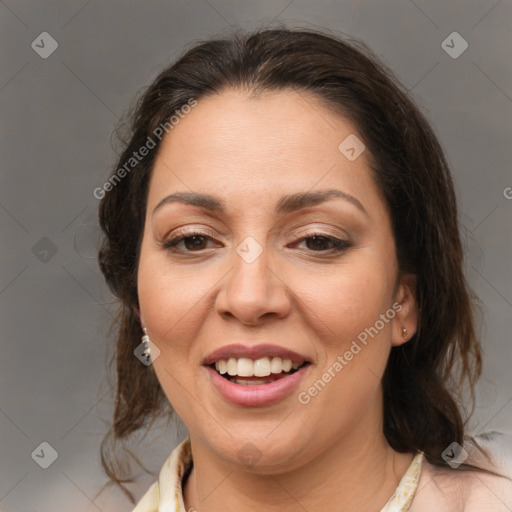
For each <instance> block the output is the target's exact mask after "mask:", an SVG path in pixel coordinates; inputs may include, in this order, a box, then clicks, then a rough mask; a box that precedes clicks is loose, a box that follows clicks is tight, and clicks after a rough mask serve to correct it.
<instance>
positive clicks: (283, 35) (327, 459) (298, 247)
mask: <svg viewBox="0 0 512 512" xmlns="http://www.w3.org/2000/svg"><path fill="white" fill-rule="evenodd" d="M100 195H101V196H102V201H101V205H100V222H101V226H102V228H103V230H104V233H105V240H104V244H103V247H102V248H101V251H100V264H101V268H102V271H103V273H104V275H105V277H106V280H107V282H108V284H109V286H110V287H111V289H112V291H113V293H114V294H115V295H116V296H117V297H118V298H119V299H120V302H121V307H122V309H121V315H120V325H119V331H118V337H117V372H118V373H117V379H118V380H117V396H116V407H115V412H114V422H113V426H112V429H111V432H110V434H111V437H113V439H114V440H123V439H125V438H127V436H128V435H129V434H131V433H133V432H135V431H137V430H138V429H140V428H141V427H142V426H143V425H145V424H146V423H147V420H150V419H152V418H155V417H156V416H157V415H158V414H159V413H162V412H164V410H165V409H166V406H167V404H168V403H169V404H171V405H172V409H173V410H174V411H176V413H177V414H178V415H179V416H180V418H181V419H182V420H183V422H184V423H185V425H186V427H187V429H188V434H189V437H188V438H187V439H186V440H185V441H184V442H183V443H182V444H181V445H180V446H178V447H177V448H176V449H175V450H174V451H173V452H172V453H171V455H170V457H169V458H168V460H167V461H166V463H165V464H164V466H163V467H162V469H161V472H160V477H159V480H158V481H157V482H155V483H154V484H153V485H152V486H151V487H150V489H148V491H147V492H146V494H145V495H144V496H143V497H142V499H141V500H140V501H139V503H138V504H137V506H136V507H135V509H134V512H152V511H157V510H158V511H164V510H165V511H184V510H198V511H200V512H202V511H205V512H206V511H217V510H223V511H226V510H237V511H240V510H251V511H252V510H265V511H272V510H280V511H282V510H309V511H313V510H336V511H346V512H347V511H361V510H365V511H379V510H382V511H398V510H400V511H405V510H432V509H435V510H439V511H444V510H446V511H450V512H453V511H459V510H460V511H462V510H464V511H467V510H484V509H485V510H493V511H494V510H496V511H497V510H507V508H503V507H512V499H511V483H510V479H509V478H510V476H511V475H510V467H509V468H508V469H507V468H506V467H505V465H504V462H503V461H500V460H498V458H497V457H495V456H493V453H492V452H493V447H494V446H495V443H492V442H491V440H490V438H489V437H487V438H483V437H482V436H480V437H479V438H478V439H476V438H475V439H471V438H469V437H468V436H467V434H466V432H465V419H466V417H465V416H466V413H465V412H464V411H463V410H462V409H461V406H460V403H461V401H460V400H461V396H462V394H463V392H465V391H467V390H469V391H470V394H472V392H473V387H474V383H475V380H476V379H477V377H478V375H479V373H480V366H481V353H480V345H479V343H478V341H477V339H476V336H475V328H474V320H473V312H472V302H471V297H470V293H469V291H468V287H467V284H466V282H465V279H464V275H463V270H462V252H461V243H460V238H459V231H458V221H457V211H456V200H455V196H454V191H453V184H452V180H451V177H450V173H449V170H448V167H447V164H446V161H445V158H444V156H443V152H442V150H441V147H440V145H439V143H438V141H437V140H436V137H435V136H434V134H433V131H432V129H431V128H430V126H429V124H428V122H427V121H426V119H425V118H424V117H423V116H422V114H421V113H420V112H419V111H418V109H417V107H416V106H415V105H414V104H413V102H412V101H411V100H410V98H409V97H408V96H407V93H406V92H405V91H404V90H403V88H402V87H401V86H400V85H399V84H398V82H397V81H396V80H395V79H394V78H393V76H392V74H391V73H390V72H389V71H387V70H386V69H385V68H384V67H383V66H382V64H380V63H379V62H378V60H377V59H376V58H375V57H374V56H372V54H371V53H370V52H369V51H368V50H367V49H366V48H365V47H364V45H362V44H361V43H358V42H354V41H352V42H349V41H344V40H339V39H337V38H334V37H331V36H329V35H327V34H322V33H319V32H315V31H311V30H307V31H306V30H289V29H276V30H262V31H257V32H255V33H253V34H235V35H233V36H232V37H230V38H227V39H219V40H210V41H206V42H204V43H200V44H198V45H196V46H195V47H194V48H192V49H190V50H189V51H188V52H187V53H185V54H184V56H182V57H181V58H180V59H179V60H178V61H177V62H176V63H175V64H174V65H172V66H171V67H169V68H168V69H166V70H165V71H163V72H162V73H161V74H160V75H159V76H158V77H157V78H156V80H155V81H154V83H153V84H152V85H151V86H150V87H149V89H148V90H147V91H146V92H145V93H144V95H143V96H142V98H141V99H140V101H139V103H138V107H137V110H136V112H135V114H134V116H133V123H132V132H131V138H130V140H129V141H128V143H127V145H126V149H125V151H124V153H123V154H122V155H121V157H120V159H119V162H118V165H117V166H116V170H115V172H114V173H113V175H112V176H111V178H110V179H109V181H108V182H107V183H106V184H105V186H104V187H103V190H102V191H101V193H100ZM141 340H142V341H141ZM134 354H135V355H134ZM135 356H137V357H135ZM463 383H465V384H466V387H463V386H462V384H463ZM498 437H500V436H498ZM501 437H502V436H501ZM501 437H500V438H501ZM109 439H110V438H109V437H108V438H107V439H106V440H105V443H104V445H103V451H104V454H103V462H104V465H105V468H106V469H107V471H108V473H109V475H110V476H111V477H112V478H113V479H114V480H115V481H117V482H118V483H121V480H120V479H119V478H118V477H117V476H116V474H115V472H114V471H113V470H112V468H111V465H110V461H109V459H108V456H107V441H108V440H109ZM485 441H487V444H486V447H487V450H484V449H480V448H479V444H482V443H485ZM507 472H508V473H507ZM507 477H508V478H507ZM124 481H126V480H124ZM433 505H435V507H434V508H432V507H433ZM500 507H501V508H500Z"/></svg>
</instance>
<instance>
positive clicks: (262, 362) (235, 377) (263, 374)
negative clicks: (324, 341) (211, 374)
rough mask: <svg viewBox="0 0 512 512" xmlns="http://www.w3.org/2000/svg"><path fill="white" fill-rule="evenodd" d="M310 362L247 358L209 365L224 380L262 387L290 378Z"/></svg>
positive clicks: (225, 360) (222, 360) (274, 358)
mask: <svg viewBox="0 0 512 512" xmlns="http://www.w3.org/2000/svg"><path fill="white" fill-rule="evenodd" d="M310 364H311V363H310V362H309V361H302V362H300V361H296V362H293V361H292V360H291V359H283V358H281V357H262V358H259V359H255V360H253V359H250V358H247V357H241V358H234V357H231V358H229V359H219V360H218V361H215V362H214V363H211V364H210V365H208V366H209V367H210V368H211V369H212V370H215V371H216V372H217V373H218V374H219V375H220V376H221V377H223V378H224V379H226V380H228V381H230V382H233V383H235V384H239V385H242V386H261V385H264V384H271V383H273V382H276V381H278V380H280V379H283V378H286V377H289V376H290V375H293V374H294V373H295V372H297V371H299V370H301V369H302V368H304V367H306V366H308V365H310Z"/></svg>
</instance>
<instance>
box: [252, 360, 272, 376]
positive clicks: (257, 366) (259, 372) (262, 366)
mask: <svg viewBox="0 0 512 512" xmlns="http://www.w3.org/2000/svg"><path fill="white" fill-rule="evenodd" d="M270 373H271V372H270V359H269V358H268V357H263V358H261V359H256V361H254V376H255V377H266V376H267V375H270Z"/></svg>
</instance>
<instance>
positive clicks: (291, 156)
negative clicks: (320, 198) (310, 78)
mask: <svg viewBox="0 0 512 512" xmlns="http://www.w3.org/2000/svg"><path fill="white" fill-rule="evenodd" d="M197 101H198V104H197V106H196V107H194V108H193V109H191V111H190V112H189V113H188V114H185V115H184V116H183V118H181V119H180V121H179V123H178V124H176V125H175V126H174V127H173V129H172V130H171V131H169V133H168V134H167V135H166V136H165V137H164V139H163V141H162V144H161V147H160V149H159V154H158V157H157V160H156V162H155V166H154V170H153V176H152V180H151V181H152V184H151V189H150V202H152V201H156V200H157V199H158V197H159V196H163V195H165V193H169V191H171V190H187V189H188V191H194V192H199V191H202V192H214V193H215V194H217V195H218V194H221V195H225V196H226V197H231V198H232V199H235V200H236V199H237V198H238V199H240V200H243V201H244V202H245V203H246V204H249V197H250V198H252V199H253V200H254V201H255V202H256V203H257V202H258V201H260V200H261V199H262V198H264V197H265V198H268V197H270V196H272V195H275V194H276V193H277V191H279V190H283V189H286V190H287V191H295V192H299V191H302V192H304V191H309V190H314V189H315V188H321V189H326V188H342V189H343V190H344V192H346V193H349V194H352V195H360V194H361V193H362V191H364V194H365V196H371V195H372V193H373V194H374V195H376V196H377V195H378V190H377V189H376V185H375V183H374V181H373V179H372V177H371V172H370V167H369V160H368V156H369V155H367V154H366V150H364V151H363V152H362V153H361V154H360V156H358V157H357V158H356V159H352V160H351V159H349V158H347V156H346V154H344V153H343V149H344V145H343V144H344V142H343V141H346V140H349V141H351V140H353V139H352V138H353V137H357V139H355V140H359V141H361V142H362V137H361V135H360V134H359V133H358V132H357V129H356V127H355V126H354V125H353V124H352V123H351V122H350V121H349V120H347V119H346V118H344V117H342V116H340V115H339V114H337V113H334V112H333V111H332V110H330V109H329V108H328V107H327V106H326V104H325V103H323V102H322V101H321V100H320V99H319V98H318V97H316V96H315V95H313V94H312V93H306V92H304V91H295V90H280V91H271V92H265V93H263V94H261V95H258V96H256V97H255V96H251V95H250V94H248V93H247V92H245V91H239V90H226V91H224V92H222V93H220V94H215V95H213V94H212V95H208V96H206V97H201V98H199V99H198V100H197ZM347 138H348V139H347ZM340 144H341V149H340ZM345 145H346V144H345ZM356 149H358V150H359V149H360V148H356ZM370 189H372V190H370ZM374 199H378V198H377V197H375V198H374ZM370 200H371V198H370Z"/></svg>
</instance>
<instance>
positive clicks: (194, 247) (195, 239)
mask: <svg viewBox="0 0 512 512" xmlns="http://www.w3.org/2000/svg"><path fill="white" fill-rule="evenodd" d="M208 240H213V239H212V238H211V237H210V236H209V235H207V234H206V233H203V232H200V231H189V232H182V233H179V234H178V235H175V236H174V237H172V238H170V239H168V240H166V241H165V242H164V243H163V244H162V247H163V248H164V249H169V250H173V251H176V252H199V251H202V250H204V249H207V247H206V245H207V241H208ZM180 246H181V247H180ZM183 248H184V249H183Z"/></svg>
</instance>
